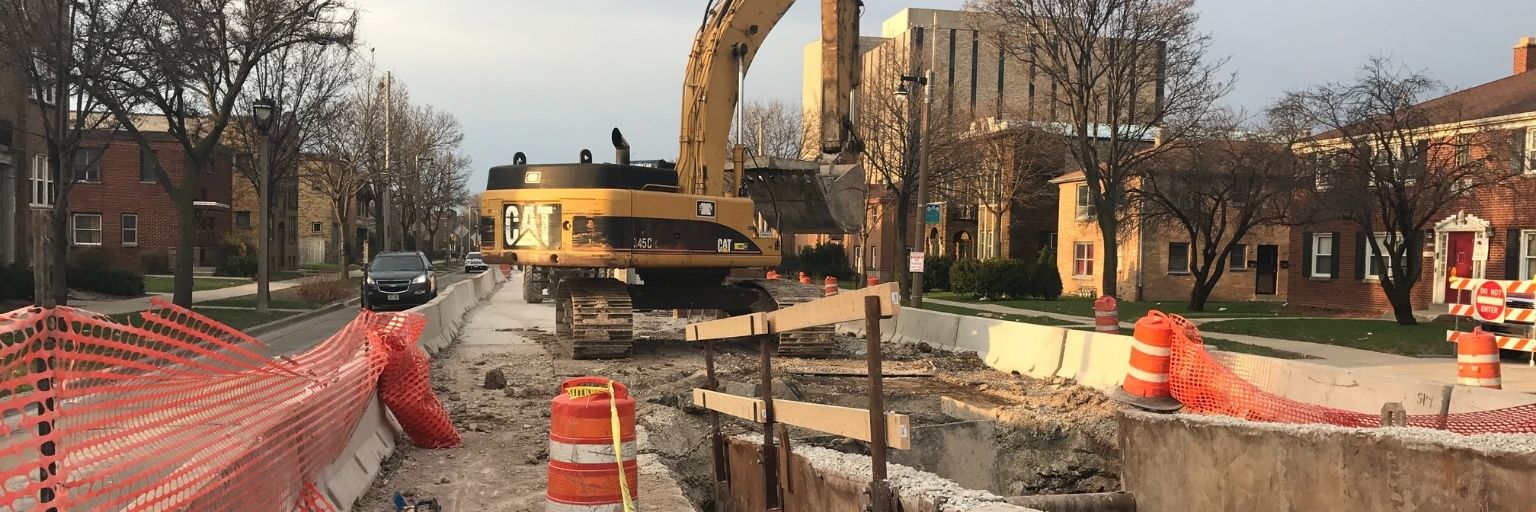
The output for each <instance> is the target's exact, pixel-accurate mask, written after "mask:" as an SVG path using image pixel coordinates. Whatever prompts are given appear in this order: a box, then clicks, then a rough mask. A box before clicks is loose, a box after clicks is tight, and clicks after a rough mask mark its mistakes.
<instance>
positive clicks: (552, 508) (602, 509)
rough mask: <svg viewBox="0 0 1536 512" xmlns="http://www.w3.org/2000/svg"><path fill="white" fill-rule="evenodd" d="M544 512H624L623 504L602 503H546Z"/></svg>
mask: <svg viewBox="0 0 1536 512" xmlns="http://www.w3.org/2000/svg"><path fill="white" fill-rule="evenodd" d="M544 512H624V504H623V503H604V504H602V505H572V504H570V503H559V502H555V501H546V502H545V503H544Z"/></svg>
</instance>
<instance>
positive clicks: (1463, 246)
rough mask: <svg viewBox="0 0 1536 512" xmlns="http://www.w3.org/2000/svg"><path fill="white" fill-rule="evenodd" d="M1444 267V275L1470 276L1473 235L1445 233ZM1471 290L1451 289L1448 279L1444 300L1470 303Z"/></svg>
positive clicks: (1467, 233)
mask: <svg viewBox="0 0 1536 512" xmlns="http://www.w3.org/2000/svg"><path fill="white" fill-rule="evenodd" d="M1445 238H1446V244H1445V245H1446V247H1445V268H1446V276H1447V277H1450V276H1452V275H1454V276H1456V277H1472V245H1473V243H1474V241H1473V235H1472V233H1470V232H1466V233H1449V234H1447V235H1446V237H1445ZM1471 293H1472V292H1471V291H1468V290H1453V289H1451V285H1450V280H1449V279H1447V280H1446V283H1445V302H1446V303H1447V304H1449V303H1456V304H1470V303H1471V302H1470V301H1471V300H1472V296H1471Z"/></svg>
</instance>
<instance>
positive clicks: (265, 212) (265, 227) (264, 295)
mask: <svg viewBox="0 0 1536 512" xmlns="http://www.w3.org/2000/svg"><path fill="white" fill-rule="evenodd" d="M276 114H277V102H276V101H273V100H272V99H271V98H262V99H259V100H256V103H255V104H254V105H252V108H251V121H252V124H254V125H256V135H257V137H256V139H257V142H256V143H257V145H258V146H260V148H259V149H258V150H257V152H256V160H257V162H256V176H257V178H256V181H257V183H258V184H259V185H260V186H259V187H257V189H258V190H257V193H258V195H259V196H260V199H259V201H260V203H261V204H259V205H257V207H256V210H257V212H258V213H257V215H258V216H259V217H260V219H261V221H260V222H258V224H260V225H261V228H260V230H259V232H258V233H257V235H256V314H258V315H264V314H266V313H267V302H268V299H269V298H270V296H271V294H272V293H271V292H272V289H271V282H270V277H269V275H268V273H267V270H268V269H267V237H268V235H269V234H270V233H271V232H272V230H271V225H270V221H271V220H272V219H271V218H270V217H271V212H270V211H269V209H268V207H267V201H268V200H270V199H271V197H272V182H271V176H272V171H271V169H270V168H269V167H270V166H271V165H272V163H271V155H270V153H268V149H269V148H268V135H269V134H270V132H271V130H272V118H273V117H274V116H276Z"/></svg>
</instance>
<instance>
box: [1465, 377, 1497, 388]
mask: <svg viewBox="0 0 1536 512" xmlns="http://www.w3.org/2000/svg"><path fill="white" fill-rule="evenodd" d="M1500 380H1501V379H1479V378H1476V377H1461V378H1459V379H1456V383H1457V384H1461V385H1463V386H1482V387H1488V386H1498V385H1501V384H1502V383H1501V382H1500Z"/></svg>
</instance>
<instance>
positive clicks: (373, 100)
mask: <svg viewBox="0 0 1536 512" xmlns="http://www.w3.org/2000/svg"><path fill="white" fill-rule="evenodd" d="M374 85H375V84H374V83H373V81H372V80H369V81H368V83H366V84H358V86H357V87H356V88H355V89H354V90H353V92H352V93H351V94H349V95H347V96H346V97H345V98H344V101H343V103H342V106H343V108H342V110H341V112H340V115H339V116H337V118H336V119H335V120H334V121H333V122H331V123H328V124H323V125H320V126H319V128H320V132H319V133H318V134H317V137H316V138H317V140H318V141H319V143H320V147H319V149H318V158H316V159H315V161H314V162H311V163H310V164H308V165H305V166H304V167H302V168H301V169H302V170H301V172H300V174H299V179H300V180H301V181H302V182H303V183H304V184H305V185H306V186H308V187H309V188H310V189H311V190H314V191H316V192H318V193H319V194H321V195H323V196H325V198H326V199H327V200H328V201H329V202H330V203H331V212H332V215H333V218H334V219H335V220H336V222H337V223H338V224H340V225H341V226H343V229H342V236H341V237H339V238H340V239H339V240H337V241H336V242H335V243H339V244H340V248H339V250H338V251H337V252H338V253H340V254H341V255H342V257H341V275H342V278H346V276H347V275H348V274H347V272H348V271H347V265H348V263H349V262H351V261H352V260H353V259H354V256H359V255H361V252H360V251H359V250H360V247H359V245H360V243H359V241H358V240H356V236H355V233H356V230H355V229H352V228H354V227H355V226H356V219H357V217H358V215H360V214H362V213H364V212H362V211H359V208H360V207H361V205H359V204H358V198H359V196H360V195H361V194H362V192H363V191H364V189H367V188H368V187H369V186H370V184H372V183H373V182H374V181H376V178H375V177H376V175H378V174H381V173H383V172H384V160H383V156H382V155H383V152H384V131H383V127H382V126H381V124H380V123H378V122H377V120H378V119H380V118H382V117H383V113H384V109H385V108H386V106H385V105H384V94H383V91H382V90H380V89H379V88H377V87H374ZM355 207H357V208H355Z"/></svg>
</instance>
